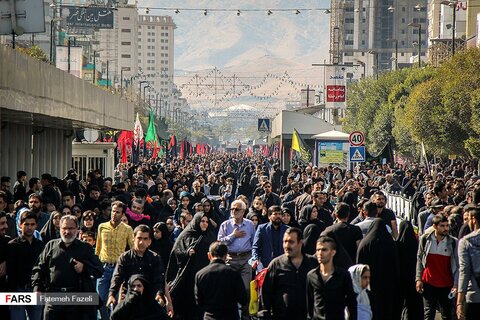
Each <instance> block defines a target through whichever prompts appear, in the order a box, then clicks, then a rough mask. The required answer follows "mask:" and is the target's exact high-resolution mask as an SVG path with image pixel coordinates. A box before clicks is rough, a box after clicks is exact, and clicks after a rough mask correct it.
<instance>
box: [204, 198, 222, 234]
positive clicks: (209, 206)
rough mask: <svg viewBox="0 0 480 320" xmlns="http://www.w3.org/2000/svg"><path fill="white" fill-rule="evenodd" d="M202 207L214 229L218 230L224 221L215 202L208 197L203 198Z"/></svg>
mask: <svg viewBox="0 0 480 320" xmlns="http://www.w3.org/2000/svg"><path fill="white" fill-rule="evenodd" d="M202 207H203V212H204V213H205V214H206V215H207V217H208V219H210V224H211V225H212V227H213V229H215V231H218V228H219V227H220V224H221V223H222V222H223V221H222V220H221V218H220V215H219V214H218V212H217V209H216V208H215V203H214V202H213V201H211V200H210V199H208V198H203V199H202Z"/></svg>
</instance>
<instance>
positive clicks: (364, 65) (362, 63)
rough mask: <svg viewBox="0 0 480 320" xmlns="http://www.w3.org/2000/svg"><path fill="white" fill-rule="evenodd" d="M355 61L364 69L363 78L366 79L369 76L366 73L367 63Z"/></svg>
mask: <svg viewBox="0 0 480 320" xmlns="http://www.w3.org/2000/svg"><path fill="white" fill-rule="evenodd" d="M355 61H356V62H357V63H359V64H360V65H361V66H362V67H363V74H362V78H365V77H366V76H367V74H366V71H367V70H366V65H367V64H366V63H365V62H363V61H361V60H358V59H355Z"/></svg>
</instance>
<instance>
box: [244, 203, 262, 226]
mask: <svg viewBox="0 0 480 320" xmlns="http://www.w3.org/2000/svg"><path fill="white" fill-rule="evenodd" d="M250 209H251V208H250ZM246 218H247V219H248V220H251V221H252V222H253V224H254V225H255V230H257V228H258V226H259V225H261V224H262V223H261V221H260V219H261V217H260V215H259V214H258V213H257V212H255V211H252V210H250V211H249V212H248V213H247V217H246Z"/></svg>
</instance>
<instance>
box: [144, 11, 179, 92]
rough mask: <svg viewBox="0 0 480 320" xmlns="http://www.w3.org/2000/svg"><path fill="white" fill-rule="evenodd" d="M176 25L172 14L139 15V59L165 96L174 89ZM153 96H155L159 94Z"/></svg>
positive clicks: (154, 85)
mask: <svg viewBox="0 0 480 320" xmlns="http://www.w3.org/2000/svg"><path fill="white" fill-rule="evenodd" d="M175 28H176V26H175V23H174V22H173V18H172V17H170V16H153V15H139V17H138V31H137V36H138V37H137V43H138V46H137V48H138V59H137V61H136V62H137V65H138V68H139V70H142V72H143V74H144V75H146V77H147V79H146V80H147V81H148V82H149V85H150V86H151V87H153V88H154V89H155V91H156V92H157V93H158V94H159V95H161V96H163V97H170V96H171V95H172V92H173V74H174V73H173V71H174V50H173V49H174V30H175ZM151 98H152V99H156V95H155V94H154V95H153V96H151Z"/></svg>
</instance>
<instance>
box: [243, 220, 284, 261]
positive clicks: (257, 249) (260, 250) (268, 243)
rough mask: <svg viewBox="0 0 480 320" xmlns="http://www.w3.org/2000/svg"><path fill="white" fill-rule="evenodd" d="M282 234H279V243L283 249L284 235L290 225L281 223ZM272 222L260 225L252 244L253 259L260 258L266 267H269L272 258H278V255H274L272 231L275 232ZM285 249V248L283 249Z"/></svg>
mask: <svg viewBox="0 0 480 320" xmlns="http://www.w3.org/2000/svg"><path fill="white" fill-rule="evenodd" d="M279 228H280V230H279V231H280V234H279V236H280V237H279V241H280V242H279V243H277V245H278V246H279V247H280V249H282V247H283V235H284V234H285V231H286V230H287V229H288V226H287V225H285V224H283V223H282V224H281V225H280V227H279ZM272 229H273V227H272V223H271V222H269V223H265V224H262V225H260V226H258V229H257V231H256V232H255V237H254V239H253V245H252V260H259V261H260V262H261V263H262V264H263V266H264V267H267V266H268V264H269V263H270V261H272V259H274V258H276V257H277V255H274V252H273V243H272V240H273V238H272V232H273V230H272ZM281 251H283V249H282V250H281Z"/></svg>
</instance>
